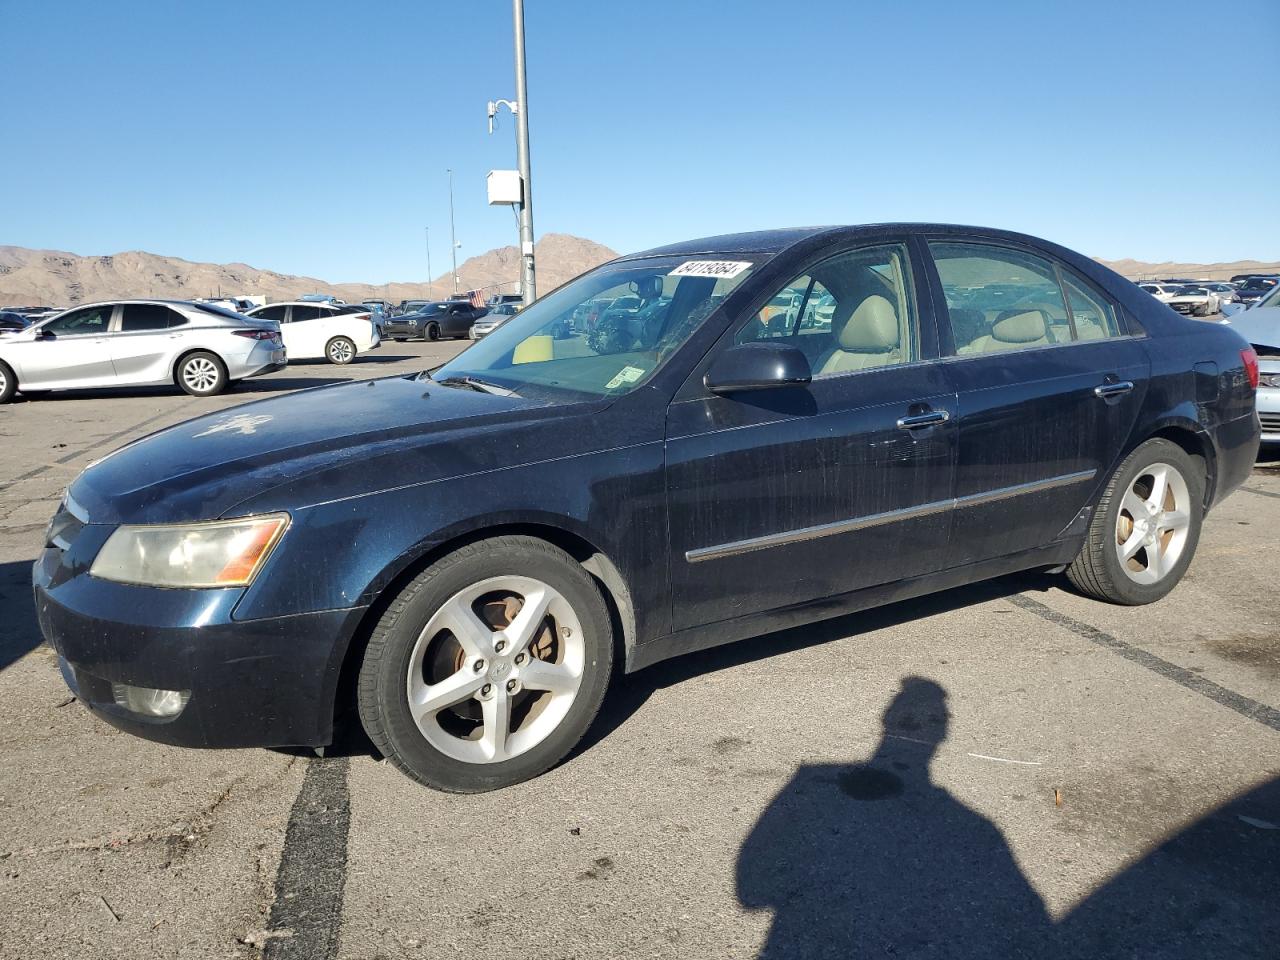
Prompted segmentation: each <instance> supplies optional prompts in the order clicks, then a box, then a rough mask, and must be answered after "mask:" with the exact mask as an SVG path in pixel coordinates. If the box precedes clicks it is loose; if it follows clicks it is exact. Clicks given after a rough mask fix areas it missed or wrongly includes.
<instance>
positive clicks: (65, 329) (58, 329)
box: [40, 304, 115, 336]
mask: <svg viewBox="0 0 1280 960" xmlns="http://www.w3.org/2000/svg"><path fill="white" fill-rule="evenodd" d="M113 309H115V308H114V307H112V306H111V305H110V304H107V305H106V306H103V307H85V308H84V309H82V310H72V311H71V312H70V313H64V314H63V315H62V316H60V317H56V318H54V319H53V320H50V321H49V322H48V323H46V324H45V325H44V326H43V327H41V328H40V329H42V330H46V331H49V332H51V333H54V334H57V335H58V336H73V335H76V334H103V333H106V332H107V327H108V326H109V325H110V324H111V311H112V310H113Z"/></svg>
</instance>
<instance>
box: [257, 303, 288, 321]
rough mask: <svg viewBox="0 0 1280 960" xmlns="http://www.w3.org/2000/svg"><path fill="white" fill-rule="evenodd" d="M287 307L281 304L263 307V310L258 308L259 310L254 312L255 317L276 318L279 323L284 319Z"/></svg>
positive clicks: (260, 318) (259, 318) (258, 318)
mask: <svg viewBox="0 0 1280 960" xmlns="http://www.w3.org/2000/svg"><path fill="white" fill-rule="evenodd" d="M287 309H288V307H281V306H273V307H263V308H262V309H261V310H258V311H257V312H255V313H254V315H253V319H255V320H275V321H276V322H277V323H280V322H281V321H283V320H284V312H285V310H287Z"/></svg>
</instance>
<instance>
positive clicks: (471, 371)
mask: <svg viewBox="0 0 1280 960" xmlns="http://www.w3.org/2000/svg"><path fill="white" fill-rule="evenodd" d="M751 268H752V264H751V263H750V262H747V261H745V260H741V259H739V260H729V259H724V260H720V259H715V258H713V257H710V256H708V257H700V258H698V259H692V260H691V259H686V258H684V257H656V258H652V259H645V260H631V261H615V262H613V263H608V264H605V265H604V266H602V267H600V268H598V269H596V270H593V271H592V272H591V273H588V274H585V275H584V276H581V277H579V278H578V279H577V280H574V281H572V282H571V283H568V284H566V285H565V286H563V287H561V288H560V289H559V290H556V291H555V292H554V293H552V294H550V295H548V296H546V297H544V298H542V299H540V300H538V301H537V302H535V303H533V304H531V305H530V306H528V307H526V308H525V309H524V310H522V311H521V312H520V313H518V314H516V315H515V316H514V317H512V318H511V319H510V320H508V321H507V322H506V323H504V324H502V326H500V327H499V328H498V329H497V330H495V331H494V332H493V333H492V334H490V335H489V336H487V337H486V338H485V339H484V340H481V341H479V342H478V343H476V344H475V345H474V346H473V347H471V348H470V349H469V350H466V351H465V352H464V353H462V354H460V355H459V356H457V357H456V358H455V359H453V360H451V361H450V362H449V363H446V364H445V365H444V366H443V367H440V368H439V369H438V370H435V371H433V373H432V377H433V379H435V380H437V381H448V380H450V379H453V380H455V381H456V382H468V381H470V382H471V383H474V384H479V385H480V386H481V387H483V386H485V385H487V386H490V387H497V388H499V389H502V390H510V391H514V392H515V393H516V394H518V395H519V396H539V397H545V398H550V399H555V398H569V399H580V398H582V397H584V396H586V397H593V396H595V397H600V396H610V397H612V396H618V395H620V394H624V393H628V392H630V391H632V390H634V389H635V388H636V387H638V386H640V385H641V384H642V383H644V382H645V381H646V380H648V379H649V377H651V376H652V375H653V373H654V371H656V370H657V369H659V368H660V367H661V366H662V364H663V363H664V362H665V361H666V360H667V358H669V357H670V356H671V355H672V354H673V353H675V351H676V350H678V349H679V348H680V346H681V345H682V344H683V343H684V342H685V341H686V340H687V339H688V338H689V337H690V335H692V333H693V332H694V331H695V330H696V329H697V328H698V326H699V325H700V324H701V323H702V321H703V320H705V319H706V318H707V317H708V316H709V315H710V314H711V312H712V311H713V310H714V309H715V308H716V306H717V305H718V304H719V303H720V301H721V300H722V299H723V298H724V297H725V296H727V295H728V294H729V293H730V291H732V290H733V289H734V288H735V287H737V286H738V284H740V283H741V282H742V281H743V280H744V279H745V278H746V277H747V275H748V273H750V271H751ZM471 383H469V384H468V385H471Z"/></svg>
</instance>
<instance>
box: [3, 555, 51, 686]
mask: <svg viewBox="0 0 1280 960" xmlns="http://www.w3.org/2000/svg"><path fill="white" fill-rule="evenodd" d="M43 642H44V638H43V637H42V636H41V635H40V625H39V624H38V623H37V622H36V605H35V601H34V600H33V599H32V594H31V561H30V560H18V561H14V562H12V563H0V670H5V669H7V668H8V667H9V666H11V665H12V664H14V663H16V662H17V661H18V660H21V659H22V658H23V657H25V656H26V655H27V654H28V653H30V652H31V651H32V650H34V649H35V648H36V647H38V646H40V644H42V643H43Z"/></svg>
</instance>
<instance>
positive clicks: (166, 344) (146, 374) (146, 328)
mask: <svg viewBox="0 0 1280 960" xmlns="http://www.w3.org/2000/svg"><path fill="white" fill-rule="evenodd" d="M186 322H187V319H186V317H184V316H183V315H182V314H180V313H178V312H177V311H176V310H174V309H172V308H170V307H167V306H165V305H164V304H162V303H123V304H121V305H120V319H119V322H118V323H117V325H116V329H115V330H114V331H112V333H111V336H110V341H111V362H112V365H113V366H114V367H115V371H116V376H117V377H119V378H120V381H121V382H122V383H156V382H159V381H164V380H168V379H169V378H170V377H171V376H172V374H173V361H174V360H175V359H176V354H177V352H178V350H179V348H180V346H181V341H182V330H181V328H182V327H183V326H184V325H186Z"/></svg>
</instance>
